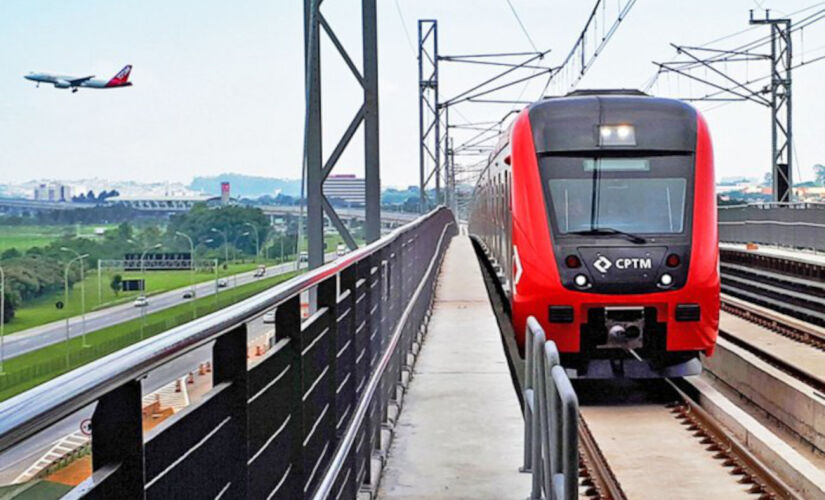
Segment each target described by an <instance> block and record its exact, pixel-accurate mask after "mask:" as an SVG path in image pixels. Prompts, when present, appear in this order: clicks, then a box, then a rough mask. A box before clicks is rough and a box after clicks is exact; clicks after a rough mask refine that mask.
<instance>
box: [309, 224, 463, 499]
mask: <svg viewBox="0 0 825 500" xmlns="http://www.w3.org/2000/svg"><path fill="white" fill-rule="evenodd" d="M453 224H454V223H453V222H451V223H449V224H447V225H445V226H444V229H442V230H441V236H440V237H439V239H438V244H437V245H436V247H435V248H436V249H435V251H434V252H433V256H432V258H431V259H430V264H429V266H428V267H427V272H426V273H425V274H424V276H423V277H422V278H421V280H420V281H419V283H418V286H417V287H416V289H415V292H414V293H413V295H412V297H411V298H410V300H409V301H408V302H407V306H406V307H405V308H404V312H403V313H402V314H401V317H400V318H399V320H398V324H397V325H396V327H395V330H394V331H393V333H392V337H391V338H390V341H389V344H388V345H387V348H386V349H385V350H384V353H383V354H382V355H381V360H380V361H379V363H378V367H377V368H376V369H375V371H374V372H373V373H372V375H371V376H370V379H369V382H368V383H367V386H366V388H365V389H364V394H363V395H362V396H361V399H360V400H359V401H358V406H357V407H356V410H355V412H354V414H353V417H352V420H350V422H349V425H347V428H346V430H345V431H344V435H343V436H342V437H341V440H340V442H339V443H338V447H337V448H336V449H335V454H334V455H333V457H332V461H331V462H330V464H329V467H328V468H327V471H326V473H325V474H324V477H323V479H322V480H321V482H320V483H319V485H318V489H317V490H315V495H313V499H314V500H324V499H325V498H328V497H329V496H330V493H332V488H333V486H334V485H335V481H336V479H337V478H338V474H340V472H341V470H342V469H343V467H344V462H345V461H346V459H347V455H348V454H349V453H350V451H351V450H352V446H353V444H355V438H356V435H357V433H358V429H359V428H360V427H361V425H362V424H363V423H364V418H365V417H366V415H367V412H368V411H369V407H370V405H371V404H372V401H373V396H374V395H375V391H376V390H377V389H378V385H379V384H380V383H381V379H382V378H383V376H384V372H385V371H386V369H387V366H388V365H389V363H390V359H391V358H392V356H393V355H395V350H396V347H397V345H398V342H399V339H400V338H401V333H402V331H403V329H404V328H405V327H406V324H407V321H408V319H409V316H410V313H411V311H412V309H413V307H414V306H415V304H416V303H417V302H418V298H419V296H420V295H421V293H422V291H423V290H424V288H425V286H426V284H427V277H429V276H430V275H431V274H432V272H433V270H434V269H435V268H436V266H437V264H438V262H439V251H438V249H440V248H441V245H442V244H443V243H444V237H445V236H446V234H447V230H448V229H449V228H450V227H451V226H452V225H453Z"/></svg>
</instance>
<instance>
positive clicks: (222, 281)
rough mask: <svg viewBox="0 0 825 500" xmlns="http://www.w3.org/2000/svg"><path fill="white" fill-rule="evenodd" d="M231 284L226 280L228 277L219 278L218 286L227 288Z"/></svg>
mask: <svg viewBox="0 0 825 500" xmlns="http://www.w3.org/2000/svg"><path fill="white" fill-rule="evenodd" d="M228 285H229V282H228V281H226V278H221V279H219V280H218V288H226V287H227V286H228Z"/></svg>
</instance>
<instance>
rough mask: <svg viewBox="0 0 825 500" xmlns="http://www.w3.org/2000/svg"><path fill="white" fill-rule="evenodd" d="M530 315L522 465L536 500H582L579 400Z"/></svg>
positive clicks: (556, 355)
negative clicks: (529, 476)
mask: <svg viewBox="0 0 825 500" xmlns="http://www.w3.org/2000/svg"><path fill="white" fill-rule="evenodd" d="M545 339H546V337H545V334H544V330H543V329H542V327H541V325H539V323H538V321H536V319H535V318H534V317H532V316H530V317H529V318H527V336H526V342H527V353H526V358H525V361H526V363H525V377H524V466H523V467H522V471H523V472H531V473H532V476H533V482H532V488H531V493H530V498H531V499H532V500H540V499H548V500H573V499H576V498H578V495H579V490H578V477H579V476H578V474H579V434H578V428H579V401H578V398H577V397H576V393H575V391H574V390H573V385H572V384H571V383H570V379H569V378H568V377H567V374H566V373H565V371H564V368H562V367H561V365H560V364H559V352H558V350H557V349H556V344H555V342H553V341H552V340H545Z"/></svg>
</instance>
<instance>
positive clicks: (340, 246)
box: [335, 243, 347, 257]
mask: <svg viewBox="0 0 825 500" xmlns="http://www.w3.org/2000/svg"><path fill="white" fill-rule="evenodd" d="M346 254H347V246H346V245H344V244H343V243H338V247H337V248H336V249H335V255H337V256H338V257H341V256H342V255H346Z"/></svg>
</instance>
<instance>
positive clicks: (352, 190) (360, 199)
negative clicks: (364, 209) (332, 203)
mask: <svg viewBox="0 0 825 500" xmlns="http://www.w3.org/2000/svg"><path fill="white" fill-rule="evenodd" d="M365 186H366V185H365V181H364V178H363V177H355V175H347V174H344V175H330V176H329V177H327V180H326V181H324V196H326V197H327V199H328V200H333V199H337V200H342V201H343V202H345V203H346V204H347V205H349V206H358V207H360V206H364V203H365V200H366V196H365V191H366V189H365Z"/></svg>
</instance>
